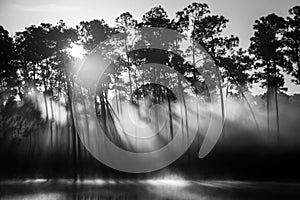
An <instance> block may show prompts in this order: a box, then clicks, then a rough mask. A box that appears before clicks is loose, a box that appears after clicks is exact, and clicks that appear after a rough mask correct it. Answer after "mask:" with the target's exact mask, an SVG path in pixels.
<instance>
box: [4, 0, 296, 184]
mask: <svg viewBox="0 0 300 200" xmlns="http://www.w3.org/2000/svg"><path fill="white" fill-rule="evenodd" d="M288 12H289V15H288V16H287V17H282V16H278V15H276V14H274V13H272V14H269V15H266V16H263V17H261V18H259V19H257V20H255V22H254V24H253V36H252V37H251V39H250V45H249V48H248V49H242V48H240V47H239V38H238V37H237V36H235V35H234V33H233V34H232V35H228V36H225V35H224V34H223V31H224V29H225V28H226V25H227V24H228V23H230V21H229V20H228V19H226V17H225V16H222V15H215V14H213V13H211V11H210V9H209V7H208V5H207V4H205V3H192V4H190V5H187V6H186V7H185V8H184V9H183V10H180V11H178V12H176V15H175V18H174V19H171V18H169V16H168V14H167V13H166V11H165V9H164V8H163V7H161V6H156V7H153V8H151V9H150V10H149V11H148V12H146V13H145V14H144V15H143V16H142V20H141V21H138V20H136V19H134V17H133V16H132V15H131V14H130V12H124V13H122V14H120V15H119V17H117V18H116V25H115V26H110V25H108V24H107V23H106V22H105V20H104V19H94V20H91V21H81V22H79V24H78V25H77V26H76V27H68V26H67V25H66V23H65V22H64V21H63V20H60V21H59V22H57V24H50V23H41V24H39V25H31V26H28V27H25V28H24V30H23V31H20V32H16V33H9V32H8V31H7V30H5V27H3V26H1V25H0V47H1V48H0V77H1V79H0V81H1V82H0V160H1V166H0V178H16V177H18V178H20V177H23V178H28V177H34V178H37V177H44V178H57V177H66V178H72V179H74V180H77V179H84V178H89V177H102V176H107V177H111V176H123V177H127V176H134V177H140V176H141V177H144V176H151V175H152V174H154V172H153V173H150V175H149V174H142V175H130V174H128V173H123V172H118V171H116V170H113V169H110V168H109V167H107V166H105V165H103V164H101V163H99V162H98V161H97V160H96V159H95V158H94V157H93V156H92V155H90V153H89V151H87V149H86V148H85V146H84V145H83V144H82V138H80V135H79V134H78V133H77V130H76V128H75V125H76V123H81V122H78V119H76V116H78V115H77V114H78V113H77V114H76V112H78V110H77V111H76V110H74V109H73V108H72V102H73V98H74V93H73V91H74V90H76V88H77V87H78V86H77V84H76V80H77V78H78V74H77V71H78V69H79V68H80V65H81V64H82V62H84V60H85V58H86V57H88V56H93V55H95V54H96V53H94V52H95V49H97V48H98V46H99V44H104V43H105V42H106V41H112V38H114V36H115V35H120V34H121V35H122V34H125V33H127V32H128V31H130V30H139V29H141V28H145V27H154V28H164V29H170V30H174V31H176V32H178V33H180V34H181V35H182V36H185V37H189V38H191V39H192V40H193V41H194V42H196V43H197V44H198V45H201V47H203V49H205V51H206V52H207V54H208V55H209V56H210V59H211V60H213V62H214V64H215V66H216V67H217V68H218V70H219V72H220V77H211V79H212V80H213V79H218V78H219V79H220V80H218V81H216V83H218V84H219V85H213V86H207V84H206V83H205V81H204V80H203V74H205V73H206V72H205V71H201V69H196V68H195V67H194V65H195V61H193V59H192V61H191V62H190V63H188V62H185V61H184V60H183V59H182V58H180V57H179V56H177V55H176V54H174V53H172V52H170V51H165V50H162V49H141V50H134V51H130V52H129V50H128V49H134V48H133V47H132V46H130V45H131V44H130V43H129V42H128V41H125V46H126V50H128V53H126V55H124V56H123V57H122V58H119V59H117V61H116V62H115V63H113V64H111V65H110V66H109V70H106V71H105V72H104V73H103V77H102V80H101V81H99V83H98V86H97V91H96V95H95V96H93V98H92V100H91V102H92V103H94V106H95V108H96V110H95V112H96V115H97V118H98V121H99V123H100V125H101V127H102V128H103V129H104V130H105V134H106V135H107V136H108V138H109V139H110V140H111V141H114V143H115V144H117V145H118V146H119V147H120V148H123V149H126V150H128V151H133V152H140V151H146V152H147V151H151V150H153V148H154V147H149V148H147V147H145V146H143V144H141V145H140V146H138V147H137V148H135V147H132V146H131V145H130V143H134V141H130V140H129V141H126V142H124V138H123V137H122V135H121V136H120V135H119V134H116V133H118V131H117V130H118V123H122V122H123V123H124V124H127V123H128V122H127V121H126V116H123V115H121V114H120V113H121V111H120V110H122V109H121V107H122V106H123V107H124V105H122V103H120V102H122V100H124V99H127V100H128V101H130V102H131V105H130V106H131V107H132V109H135V108H137V107H138V108H140V107H142V104H141V102H143V103H144V104H145V105H146V106H149V104H150V105H155V104H163V105H164V107H165V108H166V110H167V111H168V112H166V113H168V115H167V117H166V116H163V114H161V113H160V112H159V110H157V109H156V110H154V111H153V112H154V114H153V115H154V119H155V120H156V122H153V123H154V125H153V126H154V129H155V130H159V129H160V123H159V121H161V120H162V119H165V118H167V119H166V120H167V122H168V127H167V128H165V129H164V131H165V132H167V136H165V137H162V138H161V140H162V142H161V143H159V144H157V145H158V146H155V148H160V147H161V146H162V145H164V144H166V143H168V142H170V140H172V138H173V137H174V134H175V132H176V131H175V129H177V128H178V127H179V124H182V125H183V127H184V128H182V129H184V130H182V131H183V132H185V133H186V134H189V132H190V131H191V128H190V127H188V123H190V122H188V115H189V114H187V112H188V111H189V110H193V109H192V108H189V99H185V98H184V97H185V95H182V96H183V97H177V96H176V95H175V94H174V92H172V91H174V90H176V91H177V90H179V91H181V92H182V93H185V94H187V95H190V96H193V95H192V94H194V96H197V97H198V96H201V98H200V99H201V105H202V107H201V108H199V109H201V110H202V112H204V115H206V112H208V111H206V110H205V109H206V107H205V105H208V104H209V102H212V101H213V94H208V88H207V87H218V88H219V90H217V91H216V93H218V94H220V93H221V99H220V101H221V109H222V113H223V114H222V115H221V116H219V117H220V119H222V120H223V122H224V127H223V132H222V135H221V138H220V139H219V141H218V143H217V145H216V148H215V149H214V150H213V151H212V152H211V153H210V154H209V155H208V156H207V157H205V158H203V159H199V158H198V157H197V152H198V150H199V146H200V144H201V142H203V133H202V134H201V133H199V134H197V136H196V138H195V140H194V141H193V144H192V145H191V148H190V149H189V150H188V151H187V152H186V153H185V154H184V155H183V156H182V157H181V158H180V159H178V160H177V161H176V162H174V163H173V164H172V165H170V166H169V167H168V168H167V169H163V170H162V171H168V170H171V171H176V172H180V173H183V174H185V175H186V176H198V177H201V178H216V177H223V178H228V177H235V178H237V179H243V178H249V177H251V178H253V179H280V180H290V179H292V180H299V178H300V174H299V172H296V171H297V168H298V167H299V164H298V163H296V161H295V159H294V158H295V156H299V155H300V148H299V145H300V142H299V141H300V140H299V137H300V136H299V133H300V129H299V126H298V123H299V119H300V117H299V111H300V91H299V93H298V94H294V95H288V94H287V93H286V92H287V91H288V89H289V88H288V87H285V83H286V81H287V80H285V77H286V76H289V77H291V80H292V84H294V85H300V6H295V7H292V8H290V9H289V11H288ZM156 30H159V29H156ZM153 37H154V36H153V35H148V36H147V35H146V36H145V37H144V38H141V39H140V40H141V41H142V42H145V41H147V40H149V41H150V40H153ZM154 39H155V40H156V41H157V43H158V44H159V45H165V46H164V48H167V49H172V48H173V49H175V48H176V45H177V42H178V41H179V40H180V39H181V38H167V39H166V38H165V37H162V36H161V37H160V33H159V31H158V32H157V33H156V35H155V37H154ZM166 40H167V42H166ZM141 41H139V42H141ZM139 42H137V43H138V44H137V45H139ZM127 43H128V44H127ZM145 43H146V42H145ZM165 43H167V44H165ZM193 44H194V43H193ZM109 45H118V44H111V43H110V44H109ZM193 46H194V45H193ZM127 48H128V49H127ZM191 49H192V50H191V52H188V53H189V55H192V57H193V58H194V56H195V55H194V54H195V53H194V51H193V48H191ZM112 57H113V55H112ZM147 63H158V64H161V65H167V66H169V67H170V68H172V69H173V70H175V71H176V73H177V74H179V75H180V76H182V77H183V78H184V79H185V83H182V82H181V79H180V78H176V77H177V75H174V74H172V73H170V72H167V71H163V70H161V71H159V70H158V69H157V71H155V73H153V69H152V68H151V67H155V65H151V64H150V66H149V69H148V68H146V69H142V70H141V69H138V67H137V66H140V65H144V64H147ZM193 64H194V65H193ZM200 73H203V74H200ZM179 75H178V77H179ZM160 76H162V77H164V79H165V80H167V81H166V83H165V86H164V87H162V86H161V85H160V84H152V83H150V80H151V79H152V78H153V77H154V78H155V77H160ZM124 77H125V78H124ZM253 84H259V86H260V87H261V88H264V89H266V92H265V93H264V94H261V95H253V94H252V93H251V91H250V90H251V88H252V87H253ZM170 88H171V89H170ZM76 91H77V90H76ZM78 91H79V90H78ZM89 92H90V91H88V90H83V89H82V88H81V89H80V95H81V96H83V97H86V96H88V95H89ZM112 96H113V97H112ZM79 98H81V97H79ZM87 98H89V97H87ZM143 100H144V101H143ZM178 102H180V105H182V107H183V110H181V111H179V113H180V112H181V114H179V115H178V114H172V112H175V111H174V110H175V109H176V107H174V106H172V105H171V104H176V103H178ZM84 105H85V104H84ZM145 105H144V106H145ZM125 106H126V105H125ZM128 107H129V106H128ZM182 107H180V108H182ZM113 108H114V109H113ZM84 109H85V111H86V109H87V108H86V107H85V108H84ZM173 109H174V110H173ZM199 112H200V111H199ZM116 115H119V118H118V117H116ZM161 115H162V116H161ZM165 115H166V114H165ZM211 115H213V113H208V114H207V116H211ZM138 116H139V117H140V118H141V119H140V120H141V121H143V120H144V121H147V122H149V121H150V122H149V123H152V122H151V119H149V118H147V117H145V114H144V113H143V112H140V113H138ZM189 117H190V116H189ZM87 118H88V116H85V119H87ZM192 118H197V124H196V125H195V126H201V125H203V124H204V126H202V127H200V128H199V130H198V132H205V129H207V126H206V125H205V124H207V123H208V122H207V120H208V118H205V117H203V116H202V117H201V116H200V114H198V107H197V111H196V114H195V115H194V116H192ZM199 124H200V125H199ZM87 126H88V125H87ZM123 128H124V127H123ZM126 128H127V129H128V130H129V129H131V128H130V127H126V126H125V129H126ZM297 134H298V135H297ZM92 140H93V139H89V138H88V139H87V141H91V142H93V141H92ZM224 149H226V150H224ZM261 152H263V153H261ZM187 169H188V170H187ZM249 169H255V170H252V171H251V172H249ZM280 169H283V170H281V172H278V170H280ZM157 173H160V172H157ZM262 174H263V176H262Z"/></svg>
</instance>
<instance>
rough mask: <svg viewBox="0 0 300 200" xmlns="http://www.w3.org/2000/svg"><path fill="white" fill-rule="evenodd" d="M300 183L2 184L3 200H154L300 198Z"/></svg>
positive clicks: (62, 181) (173, 180) (96, 181)
mask: <svg viewBox="0 0 300 200" xmlns="http://www.w3.org/2000/svg"><path fill="white" fill-rule="evenodd" d="M299 191H300V184H295V183H276V182H273V183H272V182H264V183H258V182H246V181H190V180H185V179H182V178H178V177H171V178H159V179H147V180H112V179H111V180H104V179H93V180H84V181H78V182H77V183H76V184H75V183H73V181H72V180H69V179H59V180H46V179H29V180H22V181H21V180H10V181H1V182H0V199H1V200H2V199H5V200H6V199H7V200H12V199H17V200H27V199H30V200H31V199H33V200H48V199H51V200H53V199H54V200H55V199H74V200H77V199H78V200H82V199H86V200H94V199H100V200H108V199H109V200H137V199H145V200H148V199H149V200H153V199H161V200H167V199H177V200H188V199H190V200H193V199H195V200H199V199H300V192H299Z"/></svg>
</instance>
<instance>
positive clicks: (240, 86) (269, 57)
mask: <svg viewBox="0 0 300 200" xmlns="http://www.w3.org/2000/svg"><path fill="white" fill-rule="evenodd" d="M228 23H229V20H228V19H226V18H225V17H224V16H222V15H214V14H212V13H211V12H210V10H209V7H208V5H207V4H205V3H192V4H190V5H188V6H187V7H185V8H184V9H183V10H181V11H178V12H176V16H175V18H174V19H171V18H169V17H168V15H167V13H166V11H165V10H164V8H162V7H161V6H157V7H153V8H151V9H150V10H149V11H148V12H146V13H145V14H144V15H143V17H142V20H141V21H137V20H135V19H134V18H133V16H132V15H131V14H130V13H129V12H125V13H122V14H121V15H120V16H119V17H118V18H117V19H116V26H115V27H111V26H109V25H108V24H107V23H106V22H105V21H104V20H98V19H95V20H92V21H82V22H80V23H79V25H77V26H76V27H75V28H74V27H68V26H67V25H66V24H65V23H64V21H62V20H61V21H59V22H58V23H57V24H50V23H41V24H40V25H32V26H29V27H26V28H25V30H24V31H21V32H17V33H14V34H13V36H12V37H11V36H10V34H9V32H8V31H6V30H5V29H4V28H3V27H2V26H0V47H1V49H0V77H1V79H0V81H1V82H0V93H1V97H0V111H1V115H0V117H1V124H0V130H1V134H0V137H2V138H5V137H7V136H8V135H12V134H15V133H16V132H17V134H19V135H26V136H28V138H29V143H30V145H29V146H31V142H32V141H31V140H32V139H31V137H32V133H33V132H37V131H39V130H40V126H39V125H37V123H38V124H47V123H48V122H49V121H52V120H53V118H54V117H53V115H54V113H55V111H54V110H53V104H54V103H57V102H60V103H61V102H63V103H62V104H63V106H64V107H65V108H66V109H67V110H69V111H70V102H71V98H72V95H71V91H72V87H73V86H74V83H73V81H74V80H73V79H74V73H73V72H74V70H73V69H72V67H74V66H76V63H78V62H80V59H78V58H76V57H73V56H72V55H71V54H70V49H72V47H73V46H74V45H78V46H82V47H83V48H84V50H85V52H86V54H88V53H90V52H92V50H93V49H94V48H95V47H97V45H98V44H100V43H101V42H102V41H104V40H106V39H108V38H110V37H111V36H113V35H114V34H117V33H124V32H127V31H128V30H129V29H135V28H139V27H162V28H168V29H172V30H176V31H178V32H180V33H182V34H183V35H186V36H188V37H191V38H192V39H193V40H194V41H196V42H197V43H199V44H200V45H201V46H203V47H204V48H205V50H206V51H207V52H208V53H209V54H210V56H211V57H212V58H213V60H214V61H215V63H216V65H217V66H218V67H219V70H220V72H221V77H222V81H223V85H222V87H223V88H225V91H226V94H225V96H232V97H235V98H240V99H243V98H245V96H244V93H245V92H247V91H249V88H251V87H252V84H253V83H258V82H259V83H261V87H264V88H267V100H266V101H267V109H268V113H269V112H270V103H269V102H271V100H273V99H274V101H275V102H274V105H275V109H276V113H277V121H278V120H279V117H278V100H277V96H278V93H279V92H280V91H287V89H288V88H284V83H285V80H284V76H283V73H288V74H290V75H291V76H292V81H293V82H294V84H297V85H299V84H300V67H299V64H300V6H295V7H293V8H291V9H290V10H289V16H288V17H286V18H283V17H281V16H277V15H276V14H269V15H267V16H264V17H261V18H259V19H257V20H255V22H254V25H253V29H254V35H253V36H252V37H251V39H250V40H251V42H250V47H249V49H241V48H239V38H238V37H237V36H234V35H230V36H223V35H222V32H223V30H224V29H225V28H226V25H227V24H228ZM152 53H153V56H154V57H155V56H156V55H157V52H152ZM133 57H134V55H133ZM139 59H140V60H141V58H139ZM127 60H128V62H129V59H127ZM133 60H134V59H131V62H134V61H133ZM148 61H151V58H148ZM153 61H155V59H153ZM124 66H125V67H124V69H122V70H123V72H124V71H127V72H128V77H129V84H128V85H126V84H124V86H125V87H126V86H128V88H130V90H128V93H129V94H130V95H134V94H135V93H134V90H133V88H132V87H133V84H132V83H131V79H137V77H136V76H137V75H136V73H135V72H134V70H131V69H130V65H127V64H125V65H124ZM180 70H181V71H180V73H181V74H185V73H193V71H191V69H190V67H188V66H187V67H186V68H182V67H181V68H180ZM117 72H118V73H115V74H114V75H113V76H114V77H112V78H110V79H109V80H108V81H107V82H105V83H102V84H103V85H104V84H105V85H104V86H103V85H102V86H103V87H104V88H105V87H107V89H104V90H103V91H101V94H100V93H99V97H100V98H99V101H98V103H99V105H100V111H99V113H100V115H107V110H109V107H108V105H107V103H106V100H107V99H106V98H107V90H108V87H109V85H110V83H114V81H116V79H118V76H120V75H121V72H120V71H117ZM140 78H143V77H140ZM191 81H192V80H191ZM151 89H153V88H151ZM154 89H155V88H154ZM159 89H161V88H159ZM148 90H149V88H148ZM32 93H38V94H40V95H43V96H44V101H45V102H44V103H45V112H46V118H45V119H44V120H42V119H41V112H40V111H39V109H37V108H36V106H35V104H34V100H32V99H29V98H28V95H30V94H32ZM162 93H163V92H161V94H159V95H162ZM164 94H166V95H167V97H166V98H169V96H168V91H167V92H165V93H164ZM162 96H163V95H162ZM48 102H49V103H48ZM96 103H97V102H96ZM51 115H52V116H51ZM67 115H68V116H67V118H68V120H67V121H68V122H70V130H71V131H70V133H69V134H70V138H69V137H68V144H69V143H72V144H71V145H70V149H73V150H74V151H75V152H73V155H74V156H75V157H76V156H78V152H77V153H76V149H77V151H79V149H80V148H82V147H80V145H79V142H78V138H77V136H76V134H75V131H74V124H73V125H72V123H74V122H72V120H73V121H74V116H72V113H71V114H67ZM170 117H171V116H170ZM102 119H104V120H105V119H106V117H104V118H102ZM104 124H106V122H104ZM277 125H278V126H279V121H278V122H277ZM52 128H53V126H52V125H51V129H52ZM170 129H172V126H171V127H170ZM277 129H278V130H277V131H279V127H277ZM52 132H53V131H51V142H52V141H53V138H52V137H54V136H52ZM72 138H73V139H72ZM76 138H77V139H76ZM2 142H3V140H2ZM72 146H73V148H72ZM76 146H77V147H76ZM78 159H79V158H77V159H76V158H74V160H75V162H77V161H76V160H78ZM74 165H75V166H76V163H75V164H74ZM75 171H76V170H75Z"/></svg>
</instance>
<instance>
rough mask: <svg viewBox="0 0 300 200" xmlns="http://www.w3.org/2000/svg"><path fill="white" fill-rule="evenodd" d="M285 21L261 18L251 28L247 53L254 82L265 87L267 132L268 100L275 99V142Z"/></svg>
mask: <svg viewBox="0 0 300 200" xmlns="http://www.w3.org/2000/svg"><path fill="white" fill-rule="evenodd" d="M285 27H286V26H285V20H284V19H283V18H282V17H279V16H277V15H275V14H270V15H268V16H266V17H261V18H260V19H258V20H256V21H255V24H254V26H253V28H254V36H253V37H252V38H251V39H250V40H251V44H250V48H249V51H250V53H251V54H252V55H253V59H254V60H255V65H254V66H255V68H256V69H259V71H258V72H256V73H255V74H254V79H255V80H256V81H261V86H262V87H267V112H268V119H267V120H268V131H270V99H271V98H272V97H274V98H275V107H276V124H277V125H276V126H277V140H279V115H278V100H277V93H278V91H279V90H280V89H282V86H283V85H284V79H283V75H282V73H281V72H280V68H282V67H284V65H285V63H286V59H285V57H284V54H283V53H282V48H283V43H282V41H281V38H282V33H283V31H284V29H285Z"/></svg>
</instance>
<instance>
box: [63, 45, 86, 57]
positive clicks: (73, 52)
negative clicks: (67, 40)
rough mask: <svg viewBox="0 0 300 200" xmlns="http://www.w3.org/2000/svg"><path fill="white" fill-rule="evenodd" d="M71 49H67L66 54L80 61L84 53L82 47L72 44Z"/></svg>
mask: <svg viewBox="0 0 300 200" xmlns="http://www.w3.org/2000/svg"><path fill="white" fill-rule="evenodd" d="M70 46H71V47H70V48H68V49H67V52H68V54H70V56H72V57H74V58H79V59H82V58H83V56H84V54H85V53H86V52H85V50H84V48H83V46H82V45H78V44H75V43H72V44H71V45H70Z"/></svg>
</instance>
